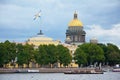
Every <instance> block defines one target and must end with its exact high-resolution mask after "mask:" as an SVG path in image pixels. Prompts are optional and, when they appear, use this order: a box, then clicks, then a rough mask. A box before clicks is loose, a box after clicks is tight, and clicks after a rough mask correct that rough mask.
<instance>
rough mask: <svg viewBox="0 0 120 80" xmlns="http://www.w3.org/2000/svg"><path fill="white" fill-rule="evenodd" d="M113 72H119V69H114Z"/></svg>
mask: <svg viewBox="0 0 120 80" xmlns="http://www.w3.org/2000/svg"><path fill="white" fill-rule="evenodd" d="M112 71H113V72H120V68H116V69H113V70H112Z"/></svg>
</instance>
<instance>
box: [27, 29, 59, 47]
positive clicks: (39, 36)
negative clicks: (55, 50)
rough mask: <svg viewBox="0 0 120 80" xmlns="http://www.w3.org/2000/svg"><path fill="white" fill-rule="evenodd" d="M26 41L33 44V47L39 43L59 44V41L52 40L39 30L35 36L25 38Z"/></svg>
mask: <svg viewBox="0 0 120 80" xmlns="http://www.w3.org/2000/svg"><path fill="white" fill-rule="evenodd" d="M27 43H28V44H33V45H35V47H38V46H39V45H49V44H53V45H58V44H60V41H58V40H53V39H52V38H50V37H46V36H45V35H44V34H43V33H42V31H41V30H40V32H39V33H38V34H37V35H36V36H33V37H31V38H29V39H28V40H27Z"/></svg>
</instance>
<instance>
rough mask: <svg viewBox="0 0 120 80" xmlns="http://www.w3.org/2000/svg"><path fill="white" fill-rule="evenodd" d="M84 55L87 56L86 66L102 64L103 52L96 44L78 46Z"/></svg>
mask: <svg viewBox="0 0 120 80" xmlns="http://www.w3.org/2000/svg"><path fill="white" fill-rule="evenodd" d="M79 47H80V48H81V49H82V50H83V51H84V53H85V54H86V55H87V61H88V65H90V64H93V63H95V62H103V61H104V59H105V57H104V52H103V50H102V48H101V47H99V46H98V45H97V44H92V43H84V44H82V45H80V46H79Z"/></svg>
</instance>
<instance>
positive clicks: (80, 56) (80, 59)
mask: <svg viewBox="0 0 120 80" xmlns="http://www.w3.org/2000/svg"><path fill="white" fill-rule="evenodd" d="M74 60H75V62H76V63H77V64H78V65H79V67H80V66H81V65H86V64H87V55H86V54H85V53H84V51H83V50H82V49H81V48H80V47H79V48H77V50H76V51H75V53H74Z"/></svg>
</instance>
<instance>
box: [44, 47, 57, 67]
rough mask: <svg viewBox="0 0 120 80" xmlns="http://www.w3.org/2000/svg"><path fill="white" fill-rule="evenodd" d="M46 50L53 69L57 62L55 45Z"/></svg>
mask: <svg viewBox="0 0 120 80" xmlns="http://www.w3.org/2000/svg"><path fill="white" fill-rule="evenodd" d="M46 49H47V50H46V51H47V55H48V59H49V63H50V65H51V67H52V65H53V64H54V63H56V62H57V49H56V46H55V45H48V46H47V48H46Z"/></svg>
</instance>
